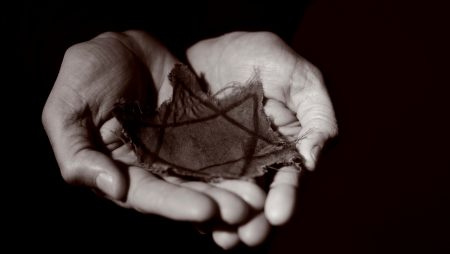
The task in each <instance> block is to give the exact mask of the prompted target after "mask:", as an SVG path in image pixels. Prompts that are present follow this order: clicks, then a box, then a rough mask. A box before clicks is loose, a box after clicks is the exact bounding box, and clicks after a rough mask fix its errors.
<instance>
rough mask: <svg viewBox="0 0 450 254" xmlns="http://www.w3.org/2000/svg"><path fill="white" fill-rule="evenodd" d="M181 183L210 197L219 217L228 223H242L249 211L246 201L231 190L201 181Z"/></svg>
mask: <svg viewBox="0 0 450 254" xmlns="http://www.w3.org/2000/svg"><path fill="white" fill-rule="evenodd" d="M182 185H183V186H185V187H188V188H190V189H193V190H196V191H199V192H201V193H204V194H205V195H207V196H209V197H210V198H212V199H213V200H214V201H215V202H216V204H217V206H218V209H219V213H220V217H221V219H222V220H223V221H224V222H225V223H227V224H229V225H236V224H239V223H242V222H243V221H245V220H246V219H247V217H248V214H249V213H250V207H249V206H248V205H247V203H246V202H245V201H244V200H243V199H242V198H241V197H239V196H238V195H237V194H235V193H233V192H231V191H228V190H225V189H222V188H218V187H215V186H211V185H209V184H206V183H202V182H185V183H183V184H182Z"/></svg>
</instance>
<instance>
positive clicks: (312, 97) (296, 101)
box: [290, 59, 338, 170]
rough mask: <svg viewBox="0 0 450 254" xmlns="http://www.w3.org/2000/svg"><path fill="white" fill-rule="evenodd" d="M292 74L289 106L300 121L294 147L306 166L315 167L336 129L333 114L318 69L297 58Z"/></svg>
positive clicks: (335, 133) (310, 168) (308, 167)
mask: <svg viewBox="0 0 450 254" xmlns="http://www.w3.org/2000/svg"><path fill="white" fill-rule="evenodd" d="M296 67H297V68H296V70H295V72H294V75H293V84H292V87H291V89H290V100H291V101H290V105H291V108H292V109H293V110H294V111H295V112H296V114H297V118H298V120H299V122H300V124H301V131H300V133H299V136H298V139H299V143H298V145H297V149H298V150H299V152H300V154H301V155H302V156H303V157H304V159H305V166H306V168H307V169H309V170H314V168H315V166H316V162H317V159H318V156H319V153H320V151H321V149H322V147H323V146H324V144H325V142H326V141H327V140H328V139H330V138H332V137H334V136H336V135H337V132H338V127H337V122H336V117H335V113H334V109H333V105H332V103H331V100H330V97H329V95H328V92H327V90H326V88H325V85H324V83H323V78H322V75H321V73H320V71H319V70H318V69H317V68H316V67H315V66H313V65H312V64H311V63H309V62H308V61H306V60H304V59H300V60H299V61H298V63H297V66H296Z"/></svg>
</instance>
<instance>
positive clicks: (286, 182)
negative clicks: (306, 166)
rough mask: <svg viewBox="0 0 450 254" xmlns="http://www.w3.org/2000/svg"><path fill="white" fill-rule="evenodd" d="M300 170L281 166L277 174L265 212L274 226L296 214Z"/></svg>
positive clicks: (283, 222) (281, 223)
mask: <svg viewBox="0 0 450 254" xmlns="http://www.w3.org/2000/svg"><path fill="white" fill-rule="evenodd" d="M299 176H300V171H299V170H298V169H297V168H295V167H293V166H289V167H284V168H281V169H280V170H279V171H278V172H277V173H276V175H275V177H274V180H273V182H272V184H271V185H270V190H269V193H268V195H267V201H266V205H265V209H264V212H265V214H266V217H267V220H268V221H269V222H270V224H272V225H274V226H279V225H283V224H285V223H286V222H287V221H288V220H289V219H290V218H291V217H292V215H293V214H294V210H295V203H296V200H297V187H298V183H299Z"/></svg>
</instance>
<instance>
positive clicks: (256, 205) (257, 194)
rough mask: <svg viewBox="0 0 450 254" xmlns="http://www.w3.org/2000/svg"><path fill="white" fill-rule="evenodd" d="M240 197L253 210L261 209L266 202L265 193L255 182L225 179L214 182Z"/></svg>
mask: <svg viewBox="0 0 450 254" xmlns="http://www.w3.org/2000/svg"><path fill="white" fill-rule="evenodd" d="M215 185H216V186H218V187H220V188H223V189H226V190H229V191H231V192H233V193H235V194H236V195H238V196H239V197H241V198H242V199H243V200H244V201H245V202H247V204H249V205H250V207H251V208H253V209H254V210H257V211H259V210H262V209H263V208H264V203H265V202H266V193H265V192H264V191H263V190H262V189H261V188H260V187H259V186H257V185H256V184H254V183H251V182H247V181H242V180H226V181H222V182H219V183H217V184H215Z"/></svg>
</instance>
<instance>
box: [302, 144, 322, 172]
mask: <svg viewBox="0 0 450 254" xmlns="http://www.w3.org/2000/svg"><path fill="white" fill-rule="evenodd" d="M297 149H298V151H299V152H300V154H301V155H302V157H303V159H304V161H303V165H304V166H305V168H306V169H307V170H309V171H314V170H315V168H316V161H317V157H318V155H319V152H320V146H318V145H315V146H312V144H310V143H309V142H308V141H304V142H301V143H300V144H299V145H297Z"/></svg>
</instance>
